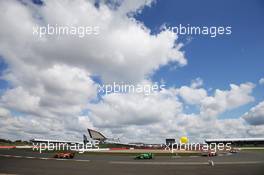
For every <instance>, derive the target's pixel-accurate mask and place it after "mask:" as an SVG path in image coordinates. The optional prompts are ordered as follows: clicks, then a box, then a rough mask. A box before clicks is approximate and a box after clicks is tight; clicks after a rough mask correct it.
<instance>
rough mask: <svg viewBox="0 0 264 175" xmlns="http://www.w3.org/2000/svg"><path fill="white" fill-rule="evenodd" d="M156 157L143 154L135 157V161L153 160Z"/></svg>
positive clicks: (150, 154)
mask: <svg viewBox="0 0 264 175" xmlns="http://www.w3.org/2000/svg"><path fill="white" fill-rule="evenodd" d="M153 158H154V155H153V154H152V153H143V154H139V155H137V156H136V157H135V159H153Z"/></svg>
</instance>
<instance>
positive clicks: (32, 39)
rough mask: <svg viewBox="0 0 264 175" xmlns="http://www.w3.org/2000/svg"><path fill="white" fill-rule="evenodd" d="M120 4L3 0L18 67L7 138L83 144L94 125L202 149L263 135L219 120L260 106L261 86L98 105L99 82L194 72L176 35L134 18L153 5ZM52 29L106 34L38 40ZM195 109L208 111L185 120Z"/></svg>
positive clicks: (3, 113) (6, 55)
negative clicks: (174, 68) (38, 30)
mask: <svg viewBox="0 0 264 175" xmlns="http://www.w3.org/2000/svg"><path fill="white" fill-rule="evenodd" d="M114 2H116V3H118V6H117V7H113V6H111V4H109V2H107V3H106V2H105V1H101V2H99V7H96V6H94V1H85V0H77V1H60V0H59V1H51V0H47V1H45V3H44V5H43V6H39V5H34V4H32V3H31V2H30V1H23V3H21V1H0V23H1V27H2V28H1V30H0V38H1V40H0V55H1V57H2V58H3V59H4V60H5V62H6V63H7V64H8V68H7V69H6V70H5V72H4V74H3V78H4V79H5V80H6V81H8V83H9V84H10V87H9V89H7V90H6V91H5V92H3V93H2V94H1V97H0V106H1V107H0V117H1V120H0V121H1V122H0V126H1V127H0V137H5V138H10V139H18V138H19V139H30V138H53V139H62V138H64V139H74V140H75V139H76V138H79V139H81V138H80V137H81V134H82V133H83V132H85V131H86V128H87V127H91V128H95V129H100V130H101V131H102V132H103V133H105V134H106V135H107V136H109V137H120V138H122V139H123V140H124V141H141V140H143V141H146V142H149V143H159V142H164V139H165V138H166V137H179V136H182V135H187V136H189V137H191V139H193V140H195V139H196V140H197V139H198V138H199V139H200V140H199V141H202V139H204V138H209V137H215V136H236V137H238V136H255V135H259V134H260V133H261V132H262V131H263V128H261V127H256V128H253V127H252V126H251V125H249V124H247V123H246V122H245V120H244V119H241V118H238V119H226V120H219V119H217V115H219V114H220V113H221V112H224V111H227V110H231V109H234V108H237V107H240V106H242V105H244V104H247V103H249V102H251V101H253V100H254V98H253V97H252V95H251V92H252V89H253V88H254V85H253V84H252V83H243V84H240V85H234V84H231V85H230V89H228V90H219V89H216V90H215V93H214V94H213V95H211V96H210V95H209V94H208V92H207V91H206V89H204V88H203V87H202V85H203V81H202V79H201V78H197V79H196V80H194V81H192V83H191V85H190V86H182V87H179V88H169V89H164V90H162V91H160V92H157V93H155V94H152V95H148V96H147V95H143V94H133V93H120V94H109V95H105V96H102V97H101V99H98V98H97V84H96V82H95V81H93V79H92V78H91V77H92V76H99V77H100V78H101V79H102V80H103V82H105V83H107V82H111V83H112V81H120V82H130V83H142V82H145V81H146V80H147V79H149V75H151V74H152V73H153V72H155V70H157V69H159V67H160V66H162V65H166V64H168V63H171V62H173V63H175V64H177V65H178V66H185V65H186V64H187V59H186V58H185V56H184V53H183V51H181V47H182V45H181V44H178V43H177V42H176V41H177V36H176V35H175V34H174V33H172V32H170V31H166V30H163V31H160V33H157V34H155V35H154V34H151V31H150V30H149V29H148V28H147V27H146V26H145V25H144V24H143V23H141V22H140V21H137V20H136V19H135V18H134V17H133V15H134V14H136V13H140V12H141V10H142V9H143V8H144V7H145V6H151V5H152V1H149V0H146V1H139V0H137V1H114ZM18 14H19V15H18ZM47 24H51V25H55V24H57V25H74V26H86V25H88V26H99V27H100V34H99V35H96V36H95V35H91V36H87V37H85V38H78V37H71V36H47V37H44V38H38V37H36V36H33V34H32V27H33V26H43V25H44V26H45V25H47ZM149 83H152V82H149ZM189 104H191V105H197V106H199V112H198V113H194V114H187V113H185V112H184V110H183V109H184V106H186V105H189ZM204 116H206V117H204ZM208 118H210V120H208ZM2 119H3V120H2ZM230 132H231V134H230Z"/></svg>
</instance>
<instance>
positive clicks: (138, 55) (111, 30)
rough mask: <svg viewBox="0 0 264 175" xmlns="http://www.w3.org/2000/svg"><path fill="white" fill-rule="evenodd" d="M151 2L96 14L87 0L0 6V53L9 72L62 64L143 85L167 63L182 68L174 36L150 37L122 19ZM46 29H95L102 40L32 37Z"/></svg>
mask: <svg viewBox="0 0 264 175" xmlns="http://www.w3.org/2000/svg"><path fill="white" fill-rule="evenodd" d="M150 2H151V1H135V2H134V1H133V2H130V1H124V2H123V3H121V5H120V7H119V8H118V9H117V10H114V9H111V8H109V7H108V6H107V5H106V4H104V3H103V2H101V3H100V8H96V7H95V6H94V5H93V3H91V2H89V1H85V0H77V1H74V2H73V1H45V5H44V6H34V5H32V4H30V3H27V5H24V4H22V3H20V2H19V1H11V2H9V1H1V18H0V22H1V24H2V26H4V27H3V28H2V29H1V32H0V37H1V43H0V53H1V54H2V55H3V57H4V58H5V59H6V61H7V63H8V64H9V65H11V66H13V65H14V64H18V63H24V64H31V65H34V66H35V67H36V68H37V69H41V68H44V67H50V66H52V65H54V64H66V65H69V66H77V67H80V68H83V69H86V70H87V71H88V72H90V73H91V74H96V75H99V76H101V78H102V79H103V80H105V81H125V82H135V81H141V80H143V79H144V78H145V77H146V76H148V75H150V74H151V73H152V72H153V71H155V70H156V69H158V68H159V67H160V66H162V65H165V64H167V63H169V62H176V63H178V64H179V65H181V66H184V65H186V64H187V60H186V58H185V57H184V54H183V52H182V51H180V49H181V45H179V44H177V43H175V41H176V39H177V36H176V35H175V34H174V33H172V32H170V31H161V32H160V33H158V34H156V35H151V33H150V30H149V29H148V28H146V27H145V26H144V24H143V23H141V22H139V21H136V20H135V19H134V18H133V17H128V16H126V15H124V13H127V12H128V11H129V10H131V11H132V12H134V11H135V10H136V9H138V8H143V7H144V6H145V5H149V4H150ZM120 10H121V11H122V13H121V12H120ZM15 14H20V15H15ZM14 16H16V17H14ZM47 24H50V25H54V26H55V25H62V26H65V25H72V26H98V27H99V28H100V34H99V35H90V36H87V37H84V38H78V37H70V36H54V35H53V36H47V37H44V38H42V39H41V38H39V37H37V36H33V34H32V28H33V27H36V26H46V25H47ZM142 63H148V64H142Z"/></svg>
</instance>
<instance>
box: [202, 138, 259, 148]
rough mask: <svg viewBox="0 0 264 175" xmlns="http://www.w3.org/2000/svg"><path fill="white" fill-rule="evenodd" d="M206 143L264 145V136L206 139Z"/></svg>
mask: <svg viewBox="0 0 264 175" xmlns="http://www.w3.org/2000/svg"><path fill="white" fill-rule="evenodd" d="M205 143H207V144H210V143H231V144H232V145H234V146H264V138H227V139H205Z"/></svg>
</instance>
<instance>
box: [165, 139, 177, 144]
mask: <svg viewBox="0 0 264 175" xmlns="http://www.w3.org/2000/svg"><path fill="white" fill-rule="evenodd" d="M173 143H175V139H166V145H172V144H173Z"/></svg>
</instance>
